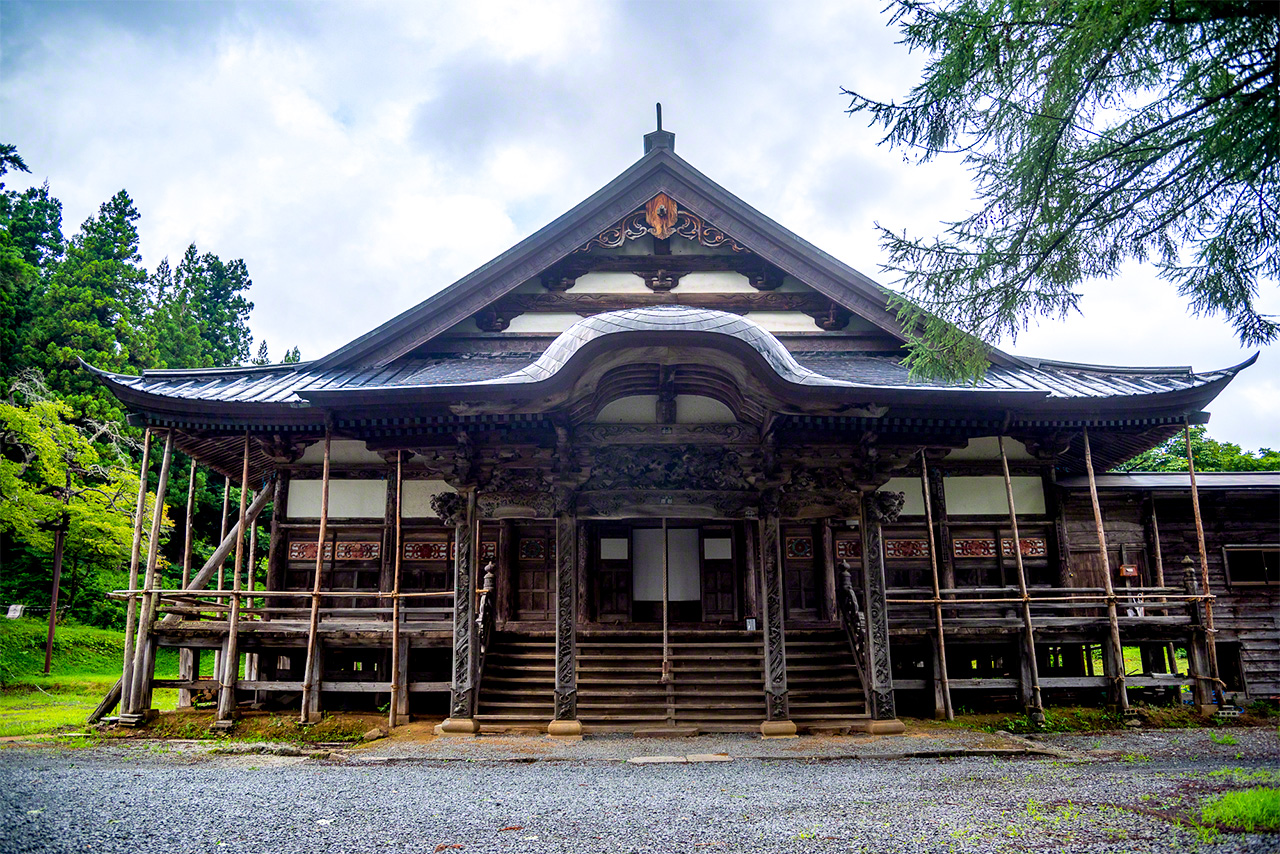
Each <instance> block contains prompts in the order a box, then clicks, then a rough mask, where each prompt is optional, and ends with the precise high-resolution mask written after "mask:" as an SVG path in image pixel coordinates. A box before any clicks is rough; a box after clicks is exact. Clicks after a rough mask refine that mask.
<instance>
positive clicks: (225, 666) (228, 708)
mask: <svg viewBox="0 0 1280 854" xmlns="http://www.w3.org/2000/svg"><path fill="white" fill-rule="evenodd" d="M263 491H264V492H265V491H266V490H263ZM248 498H249V430H248V428H245V431H244V460H243V462H242V463H241V468H240V515H239V521H238V522H237V524H236V529H237V531H238V532H239V533H237V535H236V562H235V564H234V566H233V567H232V570H231V590H232V592H233V593H239V592H240V590H241V584H240V580H241V574H240V573H241V570H242V569H244V558H245V554H244V552H245V540H246V539H247V538H246V537H245V535H244V534H245V517H246V515H247V513H246V511H247V510H248V507H247V504H248ZM239 643H240V597H239V596H232V597H231V614H230V616H229V617H228V618H227V642H226V645H225V647H224V648H225V650H226V651H225V652H224V653H223V654H222V659H223V660H222V679H221V686H220V687H219V689H218V720H217V722H216V723H215V726H218V727H219V728H223V729H225V728H227V727H229V726H230V725H231V723H232V721H233V720H234V719H235V714H236V686H237V683H238V682H239V676H240V672H239V671H240V652H239Z"/></svg>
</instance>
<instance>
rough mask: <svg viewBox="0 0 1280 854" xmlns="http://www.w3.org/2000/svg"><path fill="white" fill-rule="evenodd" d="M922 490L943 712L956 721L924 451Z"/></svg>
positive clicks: (935, 652)
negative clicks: (948, 670)
mask: <svg viewBox="0 0 1280 854" xmlns="http://www.w3.org/2000/svg"><path fill="white" fill-rule="evenodd" d="M920 488H921V489H922V490H923V491H924V523H925V529H926V530H927V531H928V532H929V568H930V570H932V573H933V578H932V580H933V628H934V632H935V638H936V643H935V644H934V660H935V661H936V662H937V667H936V671H937V676H938V680H939V689H940V693H941V694H942V712H943V715H944V716H945V717H946V719H947V720H949V721H953V720H955V719H956V713H955V709H954V708H953V707H952V705H951V682H950V680H949V679H948V677H947V641H946V637H945V633H944V632H943V627H942V596H941V589H940V587H939V584H938V550H937V548H935V543H934V536H933V500H932V496H931V495H930V494H929V461H928V460H926V459H925V453H924V451H923V450H922V451H920Z"/></svg>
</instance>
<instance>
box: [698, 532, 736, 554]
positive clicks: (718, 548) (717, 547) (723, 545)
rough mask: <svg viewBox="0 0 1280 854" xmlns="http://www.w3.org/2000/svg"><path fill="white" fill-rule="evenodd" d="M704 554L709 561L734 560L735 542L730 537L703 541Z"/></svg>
mask: <svg viewBox="0 0 1280 854" xmlns="http://www.w3.org/2000/svg"><path fill="white" fill-rule="evenodd" d="M702 554H703V557H705V558H706V559H707V560H732V559H733V540H731V539H729V538H728V537H716V538H715V539H706V540H703V541H702Z"/></svg>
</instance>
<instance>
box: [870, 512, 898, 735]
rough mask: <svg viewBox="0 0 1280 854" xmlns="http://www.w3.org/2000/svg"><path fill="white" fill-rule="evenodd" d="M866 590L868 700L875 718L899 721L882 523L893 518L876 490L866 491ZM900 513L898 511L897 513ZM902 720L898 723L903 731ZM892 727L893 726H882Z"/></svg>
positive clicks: (875, 719) (872, 716)
mask: <svg viewBox="0 0 1280 854" xmlns="http://www.w3.org/2000/svg"><path fill="white" fill-rule="evenodd" d="M861 511H862V512H861V516H862V519H861V523H860V524H861V527H862V594H863V597H864V600H863V601H865V602H866V603H867V609H866V613H867V658H868V661H867V682H868V684H867V685H866V691H867V704H868V706H869V707H870V708H869V711H870V712H871V718H872V720H873V721H893V722H896V721H897V717H898V713H897V709H896V707H895V705H894V698H893V664H892V661H891V660H890V656H889V609H888V603H887V602H886V601H885V598H886V597H885V577H884V547H883V537H882V533H881V524H882V523H883V522H886V521H892V518H887V517H886V514H885V512H884V511H883V510H882V508H881V507H880V505H879V503H878V502H877V499H876V494H875V493H874V492H867V493H863V495H862V502H861ZM895 515H896V514H895ZM901 726H902V725H901V724H898V727H899V729H898V730H897V731H901V729H900V728H901ZM882 731H890V730H887V729H886V730H882Z"/></svg>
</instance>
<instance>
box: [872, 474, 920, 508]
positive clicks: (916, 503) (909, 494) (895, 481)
mask: <svg viewBox="0 0 1280 854" xmlns="http://www.w3.org/2000/svg"><path fill="white" fill-rule="evenodd" d="M880 489H881V490H882V491H884V492H901V493H902V494H903V495H905V496H906V499H907V500H906V502H905V503H904V504H903V505H902V515H903V516H923V515H924V490H923V489H922V488H921V487H920V478H918V477H891V478H889V482H888V483H886V484H885V485H884V486H882V487H880Z"/></svg>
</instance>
